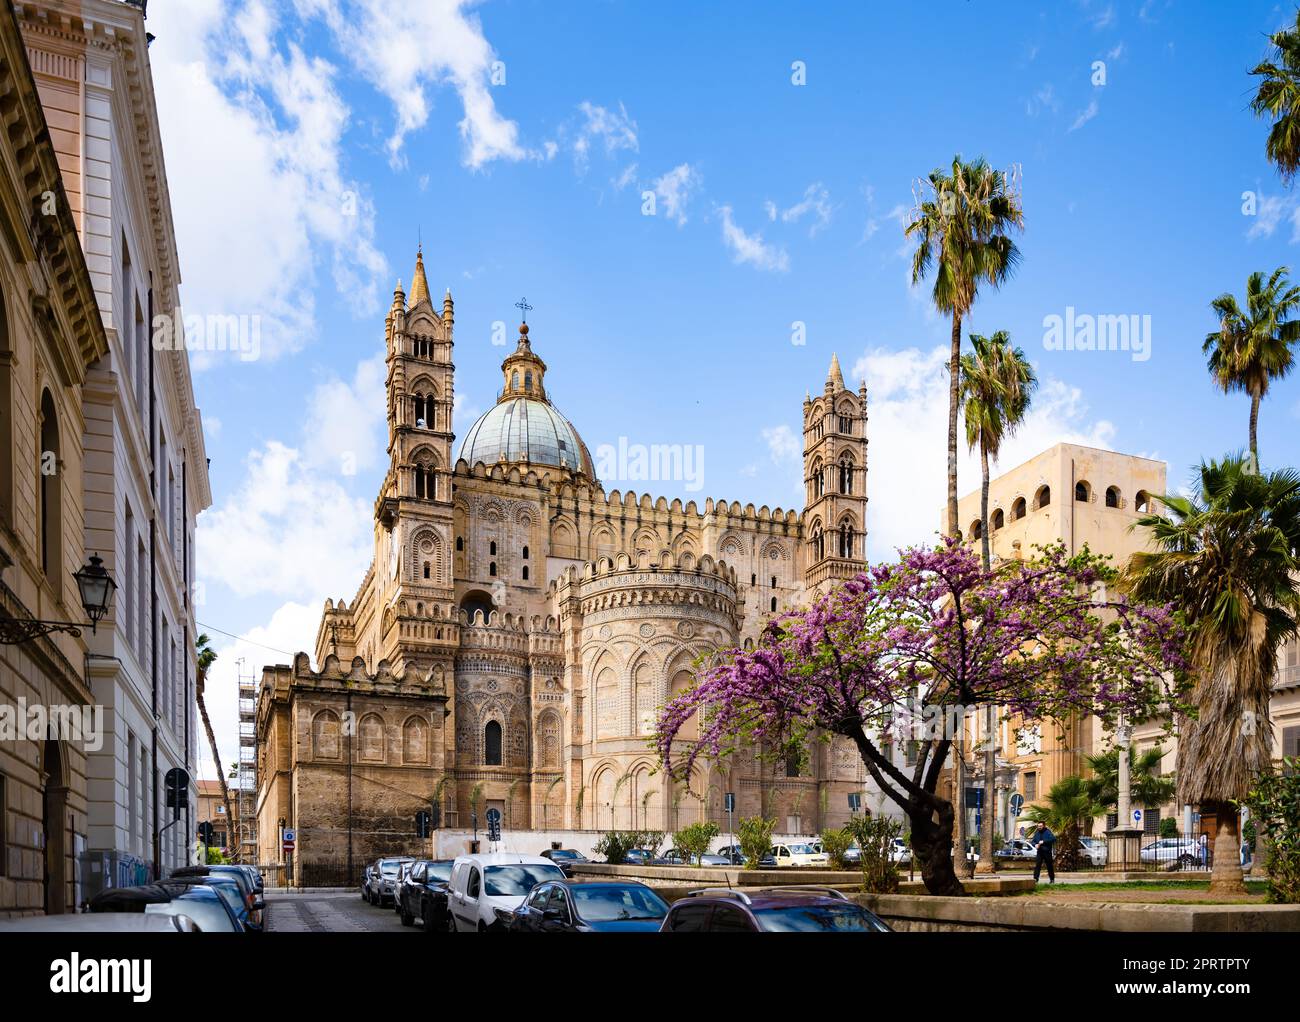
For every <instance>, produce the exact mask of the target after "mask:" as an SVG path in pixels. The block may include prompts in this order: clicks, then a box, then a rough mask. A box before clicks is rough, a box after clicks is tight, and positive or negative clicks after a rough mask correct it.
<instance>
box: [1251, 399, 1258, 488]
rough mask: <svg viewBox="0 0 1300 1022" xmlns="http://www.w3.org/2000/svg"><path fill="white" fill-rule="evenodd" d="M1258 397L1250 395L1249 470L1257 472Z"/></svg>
mask: <svg viewBox="0 0 1300 1022" xmlns="http://www.w3.org/2000/svg"><path fill="white" fill-rule="evenodd" d="M1258 430H1259V395H1258V394H1251V395H1250V460H1251V468H1252V469H1253V470H1254V471H1255V472H1258V471H1259V437H1258V435H1257V434H1258Z"/></svg>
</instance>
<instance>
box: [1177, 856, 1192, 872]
mask: <svg viewBox="0 0 1300 1022" xmlns="http://www.w3.org/2000/svg"><path fill="white" fill-rule="evenodd" d="M1195 864H1196V856H1194V855H1180V856H1178V866H1179V868H1180V869H1190V868H1191V867H1192V866H1194V865H1195Z"/></svg>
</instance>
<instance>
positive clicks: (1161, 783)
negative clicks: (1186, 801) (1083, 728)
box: [1083, 745, 1178, 812]
mask: <svg viewBox="0 0 1300 1022" xmlns="http://www.w3.org/2000/svg"><path fill="white" fill-rule="evenodd" d="M1164 756H1165V750H1164V749H1161V748H1159V747H1158V746H1157V747H1155V748H1151V749H1147V750H1146V752H1138V750H1137V746H1136V745H1134V746H1130V747H1129V754H1128V761H1129V794H1130V797H1131V798H1132V799H1133V801H1134V802H1136V803H1137V804H1138V805H1140V806H1142V807H1143V808H1146V809H1155V808H1157V807H1159V806H1162V805H1164V804H1165V803H1167V802H1169V801H1171V800H1172V799H1173V797H1174V794H1175V793H1176V791H1177V788H1178V786H1177V784H1176V783H1175V781H1174V778H1173V776H1172V775H1162V774H1161V773H1160V762H1161V760H1163V759H1164ZM1083 758H1084V759H1085V760H1086V761H1087V763H1088V768H1089V769H1090V770H1091V771H1092V776H1091V777H1089V778H1087V785H1088V794H1089V796H1090V797H1091V798H1092V800H1093V801H1094V802H1096V803H1097V805H1098V806H1100V807H1102V808H1103V810H1104V811H1106V812H1109V811H1110V809H1111V808H1112V807H1113V806H1117V805H1118V804H1119V748H1118V747H1116V748H1113V749H1108V750H1107V751H1105V752H1102V753H1098V754H1097V755H1095V756H1089V755H1085V756H1084V757H1083Z"/></svg>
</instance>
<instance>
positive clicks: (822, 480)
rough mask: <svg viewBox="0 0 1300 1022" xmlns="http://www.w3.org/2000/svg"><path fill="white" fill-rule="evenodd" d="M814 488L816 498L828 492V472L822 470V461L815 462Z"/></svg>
mask: <svg viewBox="0 0 1300 1022" xmlns="http://www.w3.org/2000/svg"><path fill="white" fill-rule="evenodd" d="M812 490H813V497H814V498H816V497H821V496H824V495H825V493H826V474H825V473H824V472H823V471H822V463H821V462H820V461H814V462H813V474H812Z"/></svg>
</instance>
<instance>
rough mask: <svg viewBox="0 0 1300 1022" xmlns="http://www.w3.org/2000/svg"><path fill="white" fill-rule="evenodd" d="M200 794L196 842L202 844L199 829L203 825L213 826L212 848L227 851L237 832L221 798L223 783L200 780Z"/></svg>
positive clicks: (196, 814) (196, 813) (198, 782)
mask: <svg viewBox="0 0 1300 1022" xmlns="http://www.w3.org/2000/svg"><path fill="white" fill-rule="evenodd" d="M196 786H197V787H198V792H199V801H198V805H197V807H196V812H195V820H194V833H195V840H196V841H198V842H199V843H200V844H202V843H203V842H202V839H201V838H199V837H198V829H199V826H200V825H201V824H204V823H210V824H212V844H211V845H210V847H212V848H217V849H226V848H229V847H230V842H231V837H232V835H233V834H234V832H235V826H234V822H233V821H232V820H230V819H229V818H228V817H227V816H226V804H225V802H224V801H223V800H222V798H221V782H220V781H209V780H204V779H202V778H200V779H199V780H198V781H197V782H196Z"/></svg>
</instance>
